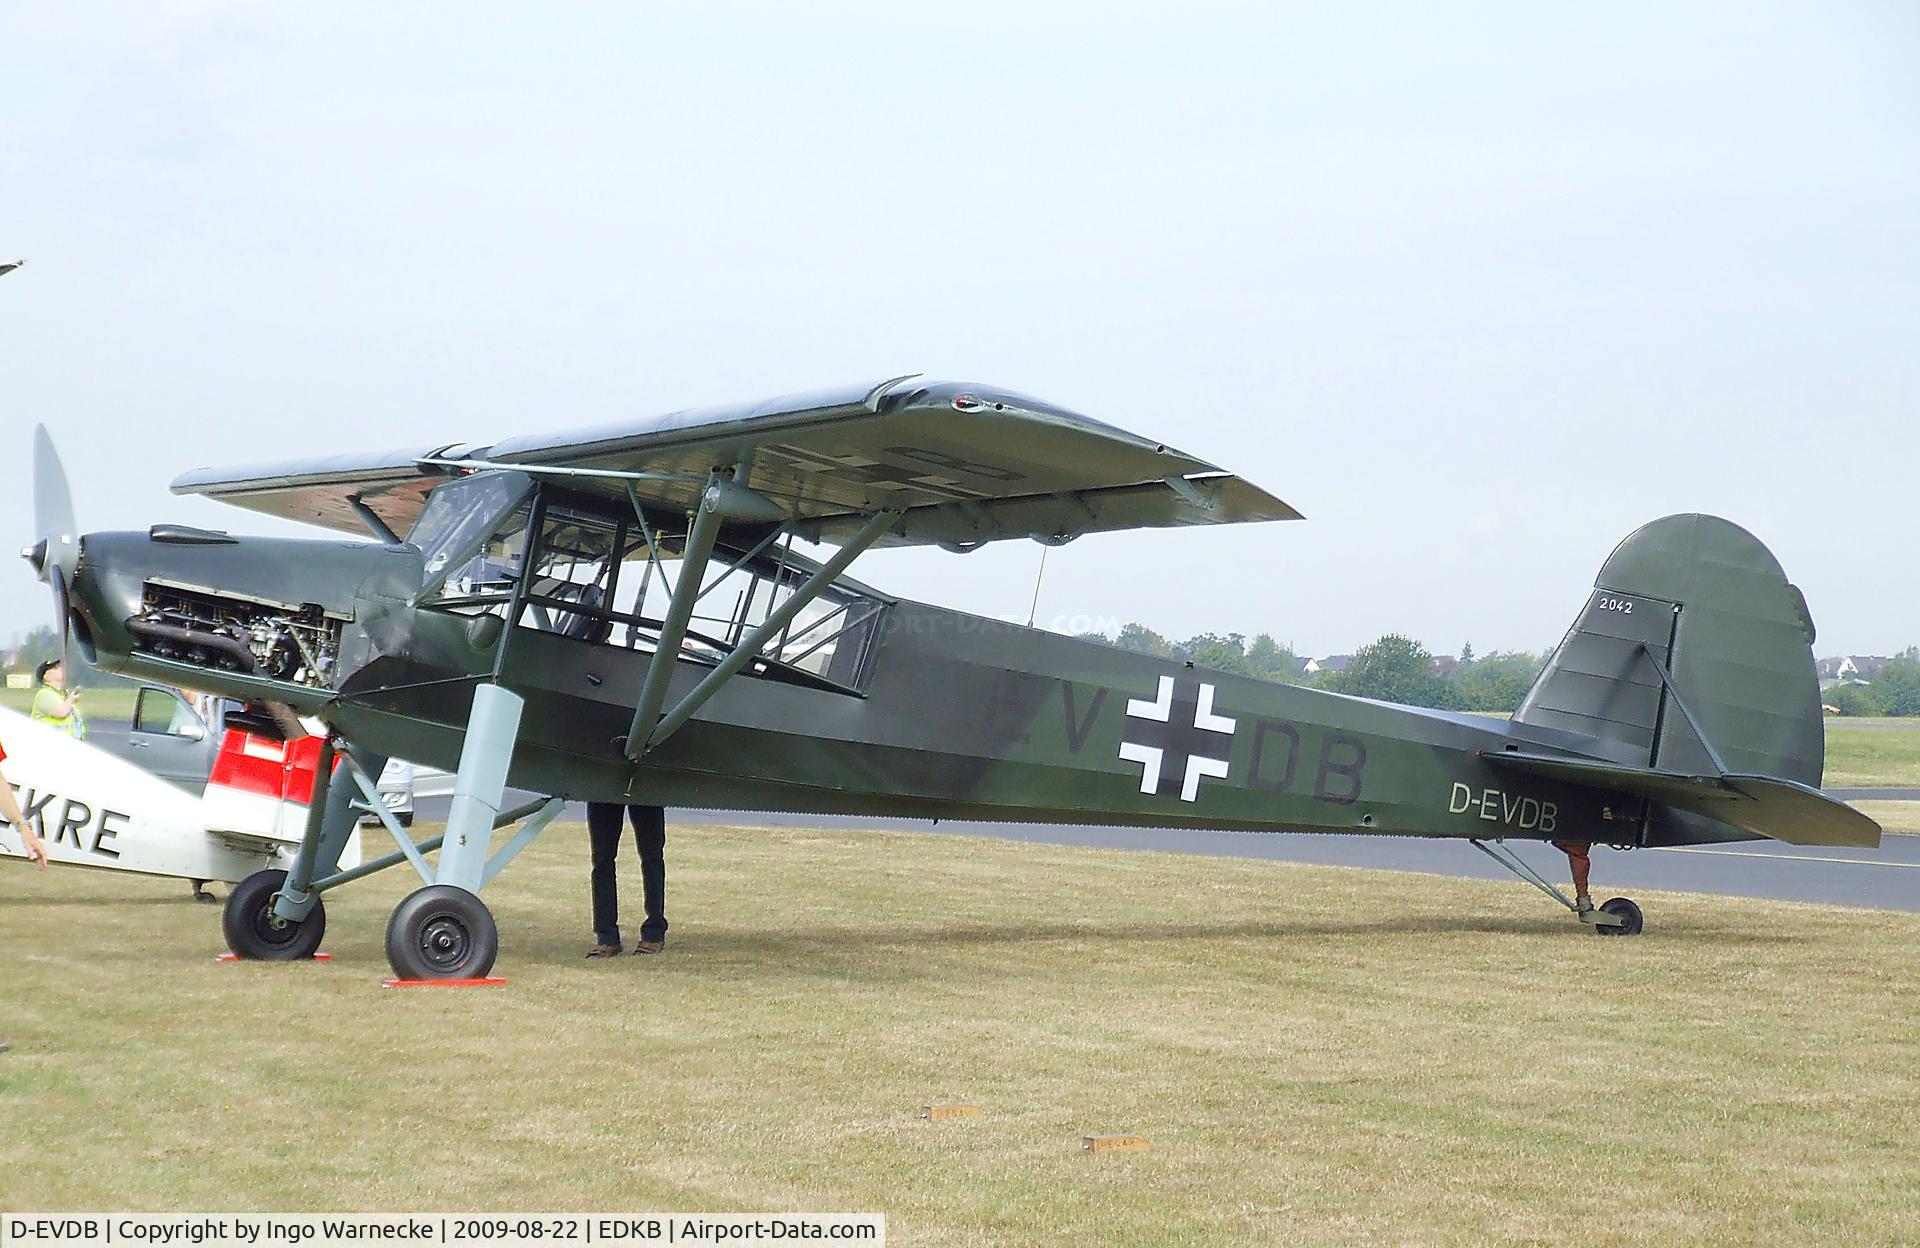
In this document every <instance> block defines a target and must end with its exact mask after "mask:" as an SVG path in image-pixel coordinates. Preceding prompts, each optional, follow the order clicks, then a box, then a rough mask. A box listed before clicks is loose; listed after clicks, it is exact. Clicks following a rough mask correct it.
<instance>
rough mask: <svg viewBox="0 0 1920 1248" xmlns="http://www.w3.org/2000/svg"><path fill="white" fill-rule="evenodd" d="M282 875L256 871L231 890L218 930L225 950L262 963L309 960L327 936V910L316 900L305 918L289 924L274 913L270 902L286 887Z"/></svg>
mask: <svg viewBox="0 0 1920 1248" xmlns="http://www.w3.org/2000/svg"><path fill="white" fill-rule="evenodd" d="M286 883H287V873H286V872H285V871H255V872H254V873H253V874H252V875H250V876H248V877H247V878H246V879H244V880H241V881H240V882H239V883H238V884H236V885H234V886H233V891H232V892H230V893H228V894H227V905H226V909H224V910H222V911H221V912H220V927H221V930H222V931H224V932H225V933H226V936H227V948H229V949H231V950H233V951H234V952H235V953H236V954H238V955H240V956H241V957H242V958H250V959H256V960H259V961H262V962H299V961H302V960H304V959H307V958H311V957H312V956H313V955H314V953H315V952H316V951H318V950H319V948H320V940H321V938H322V937H324V936H325V935H326V934H327V908H326V907H325V906H324V905H322V904H321V903H320V901H319V899H318V898H316V899H315V900H314V903H313V909H312V910H311V911H309V912H308V913H307V917H306V918H304V919H301V920H299V921H298V922H289V921H288V920H286V919H283V918H281V917H280V916H278V915H276V914H275V913H274V912H273V899H274V898H275V897H277V896H279V895H280V890H281V889H282V888H284V887H285V886H286Z"/></svg>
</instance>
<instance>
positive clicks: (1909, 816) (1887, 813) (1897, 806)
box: [1852, 802, 1920, 836]
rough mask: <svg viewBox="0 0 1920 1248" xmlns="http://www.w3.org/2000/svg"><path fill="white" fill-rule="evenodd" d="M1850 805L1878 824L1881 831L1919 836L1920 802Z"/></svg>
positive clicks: (1857, 803) (1858, 803) (1855, 803)
mask: <svg viewBox="0 0 1920 1248" xmlns="http://www.w3.org/2000/svg"><path fill="white" fill-rule="evenodd" d="M1852 805H1853V808H1854V809H1855V810H1858V811H1860V812H1861V813H1862V814H1865V815H1867V816H1869V817H1870V818H1872V819H1873V820H1875V821H1876V822H1878V823H1879V825H1880V827H1881V829H1882V830H1883V831H1887V832H1898V833H1901V834H1903V835H1906V836H1920V802H1854V803H1852Z"/></svg>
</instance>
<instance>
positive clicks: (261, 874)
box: [220, 739, 387, 962]
mask: <svg viewBox="0 0 1920 1248" xmlns="http://www.w3.org/2000/svg"><path fill="white" fill-rule="evenodd" d="M334 754H335V746H334V743H333V741H332V740H331V739H329V740H328V741H327V743H326V744H325V745H323V746H322V747H321V749H320V760H319V764H318V767H317V769H316V773H315V779H314V785H313V802H312V805H311V806H310V807H309V808H308V811H307V831H306V835H305V836H304V837H302V838H301V841H300V852H299V853H298V854H297V855H295V857H294V860H293V866H292V868H291V869H290V870H287V871H280V870H267V871H255V872H254V873H253V874H252V875H250V876H248V877H247V878H246V879H244V880H242V881H240V882H239V883H238V884H236V885H234V887H233V889H232V891H230V892H229V893H228V894H227V904H226V907H225V909H224V910H223V911H222V912H221V915H220V926H221V928H222V930H224V931H225V933H226V937H227V948H229V949H231V950H233V952H234V953H236V954H238V955H239V956H241V957H242V958H250V959H252V958H257V959H262V960H265V961H269V962H293V961H299V960H301V959H305V958H310V957H312V956H313V955H314V952H315V951H316V950H318V949H319V948H320V940H321V938H322V937H323V936H325V935H326V931H327V911H326V907H324V906H323V905H321V904H320V894H319V891H318V890H316V889H315V888H314V887H313V883H314V881H315V880H316V879H319V878H321V877H322V876H326V875H330V874H332V873H333V872H334V871H336V870H337V869H338V868H339V865H340V853H341V851H342V850H344V849H345V848H346V847H347V840H348V838H350V837H351V836H352V835H353V830H354V828H355V827H356V826H357V825H358V823H359V812H357V811H356V810H355V809H354V808H353V786H352V785H351V784H336V783H334V780H335V776H334V774H333V771H334V767H333V760H334ZM352 757H353V760H354V762H356V763H358V764H359V765H360V767H361V768H362V769H370V770H371V771H372V772H373V774H374V775H376V776H377V775H379V774H380V771H381V769H382V768H384V767H385V766H386V765H387V760H386V759H384V758H382V757H380V756H379V755H377V754H370V753H367V752H366V751H363V750H354V751H352ZM344 770H345V769H344V768H342V771H344Z"/></svg>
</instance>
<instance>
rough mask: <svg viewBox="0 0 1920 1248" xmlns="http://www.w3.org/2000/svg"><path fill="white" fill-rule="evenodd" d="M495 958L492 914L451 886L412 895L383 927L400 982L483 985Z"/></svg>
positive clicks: (496, 932)
mask: <svg viewBox="0 0 1920 1248" xmlns="http://www.w3.org/2000/svg"><path fill="white" fill-rule="evenodd" d="M499 952H500V930H499V928H498V927H497V926H495V924H494V921H493V914H492V912H491V911H489V910H488V909H487V907H486V906H485V904H483V903H482V902H481V900H480V899H479V898H478V897H475V896H474V895H473V894H472V893H470V892H468V891H467V890H466V889H464V888H455V887H454V886H453V885H451V884H431V885H428V886H427V887H426V888H423V889H420V890H419V891H418V892H415V893H412V894H411V895H409V896H408V897H407V899H406V900H405V901H403V902H401V903H400V904H399V905H398V906H397V907H395V908H394V911H393V918H392V919H391V920H390V921H389V922H388V923H387V961H388V962H390V963H392V964H393V971H394V974H396V975H398V976H399V977H400V978H401V979H482V978H484V977H485V976H486V973H487V972H488V971H490V970H492V969H493V960H494V958H495V957H497V956H498V955H499Z"/></svg>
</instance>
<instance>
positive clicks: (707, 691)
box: [627, 510, 901, 758]
mask: <svg viewBox="0 0 1920 1248" xmlns="http://www.w3.org/2000/svg"><path fill="white" fill-rule="evenodd" d="M900 516H901V512H900V511H899V510H891V511H879V512H875V513H874V514H873V515H871V516H869V517H868V518H867V522H866V523H865V524H864V525H862V526H860V530H859V532H857V533H855V534H854V535H853V536H852V537H850V538H848V539H847V542H846V544H845V545H843V546H841V547H840V549H839V550H838V551H837V552H835V554H834V556H833V558H831V559H829V560H828V561H827V562H826V563H824V564H822V565H820V567H819V568H818V569H817V570H816V571H815V572H814V573H813V575H812V576H809V577H808V578H807V579H806V580H805V581H802V582H801V583H800V584H799V585H796V586H794V588H793V592H792V593H791V594H790V595H788V597H787V600H786V601H785V602H783V603H781V604H780V605H779V606H778V607H775V608H774V609H773V610H772V611H771V612H769V613H768V615H767V618H766V619H764V620H762V621H761V622H760V623H759V624H757V625H755V626H754V627H753V628H752V629H750V630H748V632H747V633H746V635H745V636H743V637H741V638H740V640H739V642H738V643H737V644H736V645H735V646H734V647H733V649H732V650H731V651H730V652H729V653H728V655H727V657H726V658H724V659H722V660H721V661H720V662H719V664H718V665H717V666H715V667H714V669H713V670H712V671H710V672H708V673H707V674H706V675H705V676H703V677H702V678H701V679H700V683H699V684H697V685H695V686H694V687H693V688H692V689H690V690H688V691H687V693H686V696H684V697H682V698H681V699H680V700H679V701H678V702H677V703H675V704H674V706H673V708H672V709H671V710H669V711H667V712H666V713H665V714H664V715H662V714H660V707H661V706H662V705H663V704H664V702H665V700H666V676H667V674H669V673H670V672H671V671H672V666H673V663H674V662H675V661H676V660H677V659H678V658H679V654H680V639H681V636H683V635H684V634H685V627H684V624H683V626H682V628H681V629H680V633H679V634H677V635H675V636H674V637H673V638H672V639H671V641H672V644H671V647H669V644H668V643H669V638H668V636H667V633H666V629H665V628H663V629H662V630H661V636H660V641H659V645H658V648H657V649H656V650H655V651H654V655H653V662H652V663H651V664H649V666H648V668H647V681H646V684H645V685H644V686H643V687H642V689H641V699H640V704H639V706H637V707H635V708H634V717H633V729H632V731H631V732H630V733H629V735H628V737H627V757H629V758H639V757H640V756H641V755H642V754H644V753H645V752H646V751H648V750H650V749H653V748H654V747H655V746H657V745H659V744H660V743H661V742H662V741H665V740H666V739H667V738H668V737H670V736H672V735H673V734H674V733H675V732H676V731H678V730H679V728H680V726H681V725H682V724H684V723H686V722H687V720H689V719H691V718H692V717H693V714H694V712H696V711H698V710H699V709H700V708H701V707H702V706H705V705H706V704H707V702H708V700H709V699H711V698H712V697H713V695H714V694H715V693H717V692H719V690H720V687H721V686H722V685H724V684H726V682H727V681H728V680H730V679H731V678H732V677H733V676H735V675H736V674H738V673H739V672H740V671H741V669H743V668H745V667H746V666H747V665H748V664H749V663H751V662H753V661H754V659H756V658H758V657H759V656H760V652H761V651H762V650H764V649H766V647H767V645H768V643H769V642H771V641H773V640H774V639H775V638H776V637H778V636H779V635H780V633H781V631H782V630H783V629H785V628H786V627H787V626H788V625H789V624H791V623H792V622H793V620H794V618H795V617H796V616H798V615H799V614H800V612H801V611H803V610H805V609H806V607H807V605H808V604H809V603H811V602H813V600H814V599H816V598H818V597H819V596H820V594H821V593H822V592H823V591H824V590H825V589H826V588H827V587H828V586H829V585H831V584H833V582H834V581H836V580H838V579H839V577H840V574H841V573H842V572H845V571H846V570H847V568H848V567H849V566H850V565H851V564H852V563H853V561H854V560H855V559H857V558H859V557H860V555H861V554H863V553H864V552H865V551H866V550H867V548H868V547H870V546H872V545H873V543H874V542H876V541H878V540H879V539H880V535H881V534H882V533H885V532H886V531H887V528H888V526H889V525H891V524H893V523H894V521H896V520H898V519H899V518H900ZM697 527H698V524H697V522H696V528H697ZM687 544H688V546H689V547H692V545H693V540H692V538H689V539H688V543H687ZM710 548H711V543H709V549H710ZM702 562H703V564H704V559H703V561H702ZM699 585H700V583H699V579H698V577H695V578H693V579H692V580H691V581H689V579H688V577H687V573H686V570H685V568H684V566H683V568H682V571H681V574H680V580H679V582H678V583H677V584H676V585H675V586H674V602H673V605H672V606H671V607H669V609H668V614H667V623H668V624H669V625H671V624H672V623H673V621H674V619H675V616H676V609H677V608H678V607H679V605H680V599H681V596H682V595H683V594H685V595H686V596H687V598H688V599H689V602H688V604H687V608H686V614H690V613H691V611H692V603H691V599H692V598H693V597H695V596H697V595H698V593H699ZM656 674H658V677H659V678H658V680H657V681H656ZM656 684H657V685H658V690H657V696H656V697H654V698H653V700H652V702H651V704H650V703H649V700H648V697H647V694H648V691H649V690H650V689H653V688H654V686H655V685H656Z"/></svg>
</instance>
